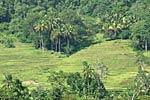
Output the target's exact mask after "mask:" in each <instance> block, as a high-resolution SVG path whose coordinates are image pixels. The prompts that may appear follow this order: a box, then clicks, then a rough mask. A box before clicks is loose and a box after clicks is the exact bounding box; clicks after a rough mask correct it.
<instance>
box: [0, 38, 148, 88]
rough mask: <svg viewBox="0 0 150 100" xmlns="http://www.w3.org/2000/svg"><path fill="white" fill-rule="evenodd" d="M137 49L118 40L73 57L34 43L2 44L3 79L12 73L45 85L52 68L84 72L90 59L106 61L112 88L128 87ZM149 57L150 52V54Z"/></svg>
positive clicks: (1, 64)
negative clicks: (44, 49) (7, 46)
mask: <svg viewBox="0 0 150 100" xmlns="http://www.w3.org/2000/svg"><path fill="white" fill-rule="evenodd" d="M135 55H136V52H134V51H133V50H132V48H131V47H130V41H128V40H115V41H106V42H103V43H98V44H95V45H92V46H90V47H87V48H85V49H83V50H81V51H79V52H77V53H75V54H73V55H71V56H70V57H66V56H65V55H62V54H59V53H54V52H52V51H44V52H42V51H41V50H38V49H34V48H33V47H32V46H31V44H23V43H17V44H16V48H4V47H3V46H2V45H1V46H0V69H1V70H0V74H1V75H0V80H2V79H3V75H2V74H4V73H10V74H12V75H13V76H14V77H17V78H19V79H22V80H23V81H28V80H33V81H36V82H39V83H41V84H44V83H46V82H47V76H48V75H49V71H53V70H55V71H58V70H63V71H65V72H76V71H81V69H82V62H83V61H88V62H89V63H90V64H91V66H92V67H95V66H96V65H97V64H98V63H104V65H106V66H107V67H108V70H109V73H108V74H109V75H107V77H106V78H105V79H104V80H103V81H104V83H105V85H106V87H107V88H109V89H112V88H113V89H120V88H124V87H126V86H127V85H128V84H129V83H130V82H131V81H132V80H133V78H134V77H133V76H135V74H136V72H137V67H136V64H135V61H136V56H135ZM146 55H148V56H149V53H146Z"/></svg>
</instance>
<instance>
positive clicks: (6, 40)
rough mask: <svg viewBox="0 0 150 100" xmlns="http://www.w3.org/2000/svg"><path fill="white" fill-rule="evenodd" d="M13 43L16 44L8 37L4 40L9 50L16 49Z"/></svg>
mask: <svg viewBox="0 0 150 100" xmlns="http://www.w3.org/2000/svg"><path fill="white" fill-rule="evenodd" d="M13 42H14V41H13V39H12V38H10V37H7V38H6V39H5V40H4V45H5V47H7V48H15V45H14V43H13Z"/></svg>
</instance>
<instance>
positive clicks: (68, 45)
mask: <svg viewBox="0 0 150 100" xmlns="http://www.w3.org/2000/svg"><path fill="white" fill-rule="evenodd" d="M67 47H68V48H70V41H69V39H68V38H67Z"/></svg>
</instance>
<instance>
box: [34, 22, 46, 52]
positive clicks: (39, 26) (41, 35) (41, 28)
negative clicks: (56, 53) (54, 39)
mask: <svg viewBox="0 0 150 100" xmlns="http://www.w3.org/2000/svg"><path fill="white" fill-rule="evenodd" d="M34 29H35V31H36V32H38V33H39V41H40V48H41V49H42V50H43V51H44V48H45V46H44V45H45V44H44V38H45V37H44V32H45V31H46V30H47V29H48V26H47V23H46V22H45V21H44V20H40V21H39V22H38V23H37V24H36V25H35V27H34Z"/></svg>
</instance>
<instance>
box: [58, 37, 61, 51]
mask: <svg viewBox="0 0 150 100" xmlns="http://www.w3.org/2000/svg"><path fill="white" fill-rule="evenodd" d="M58 38H59V39H58V42H59V52H61V43H60V36H59V37H58Z"/></svg>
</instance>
